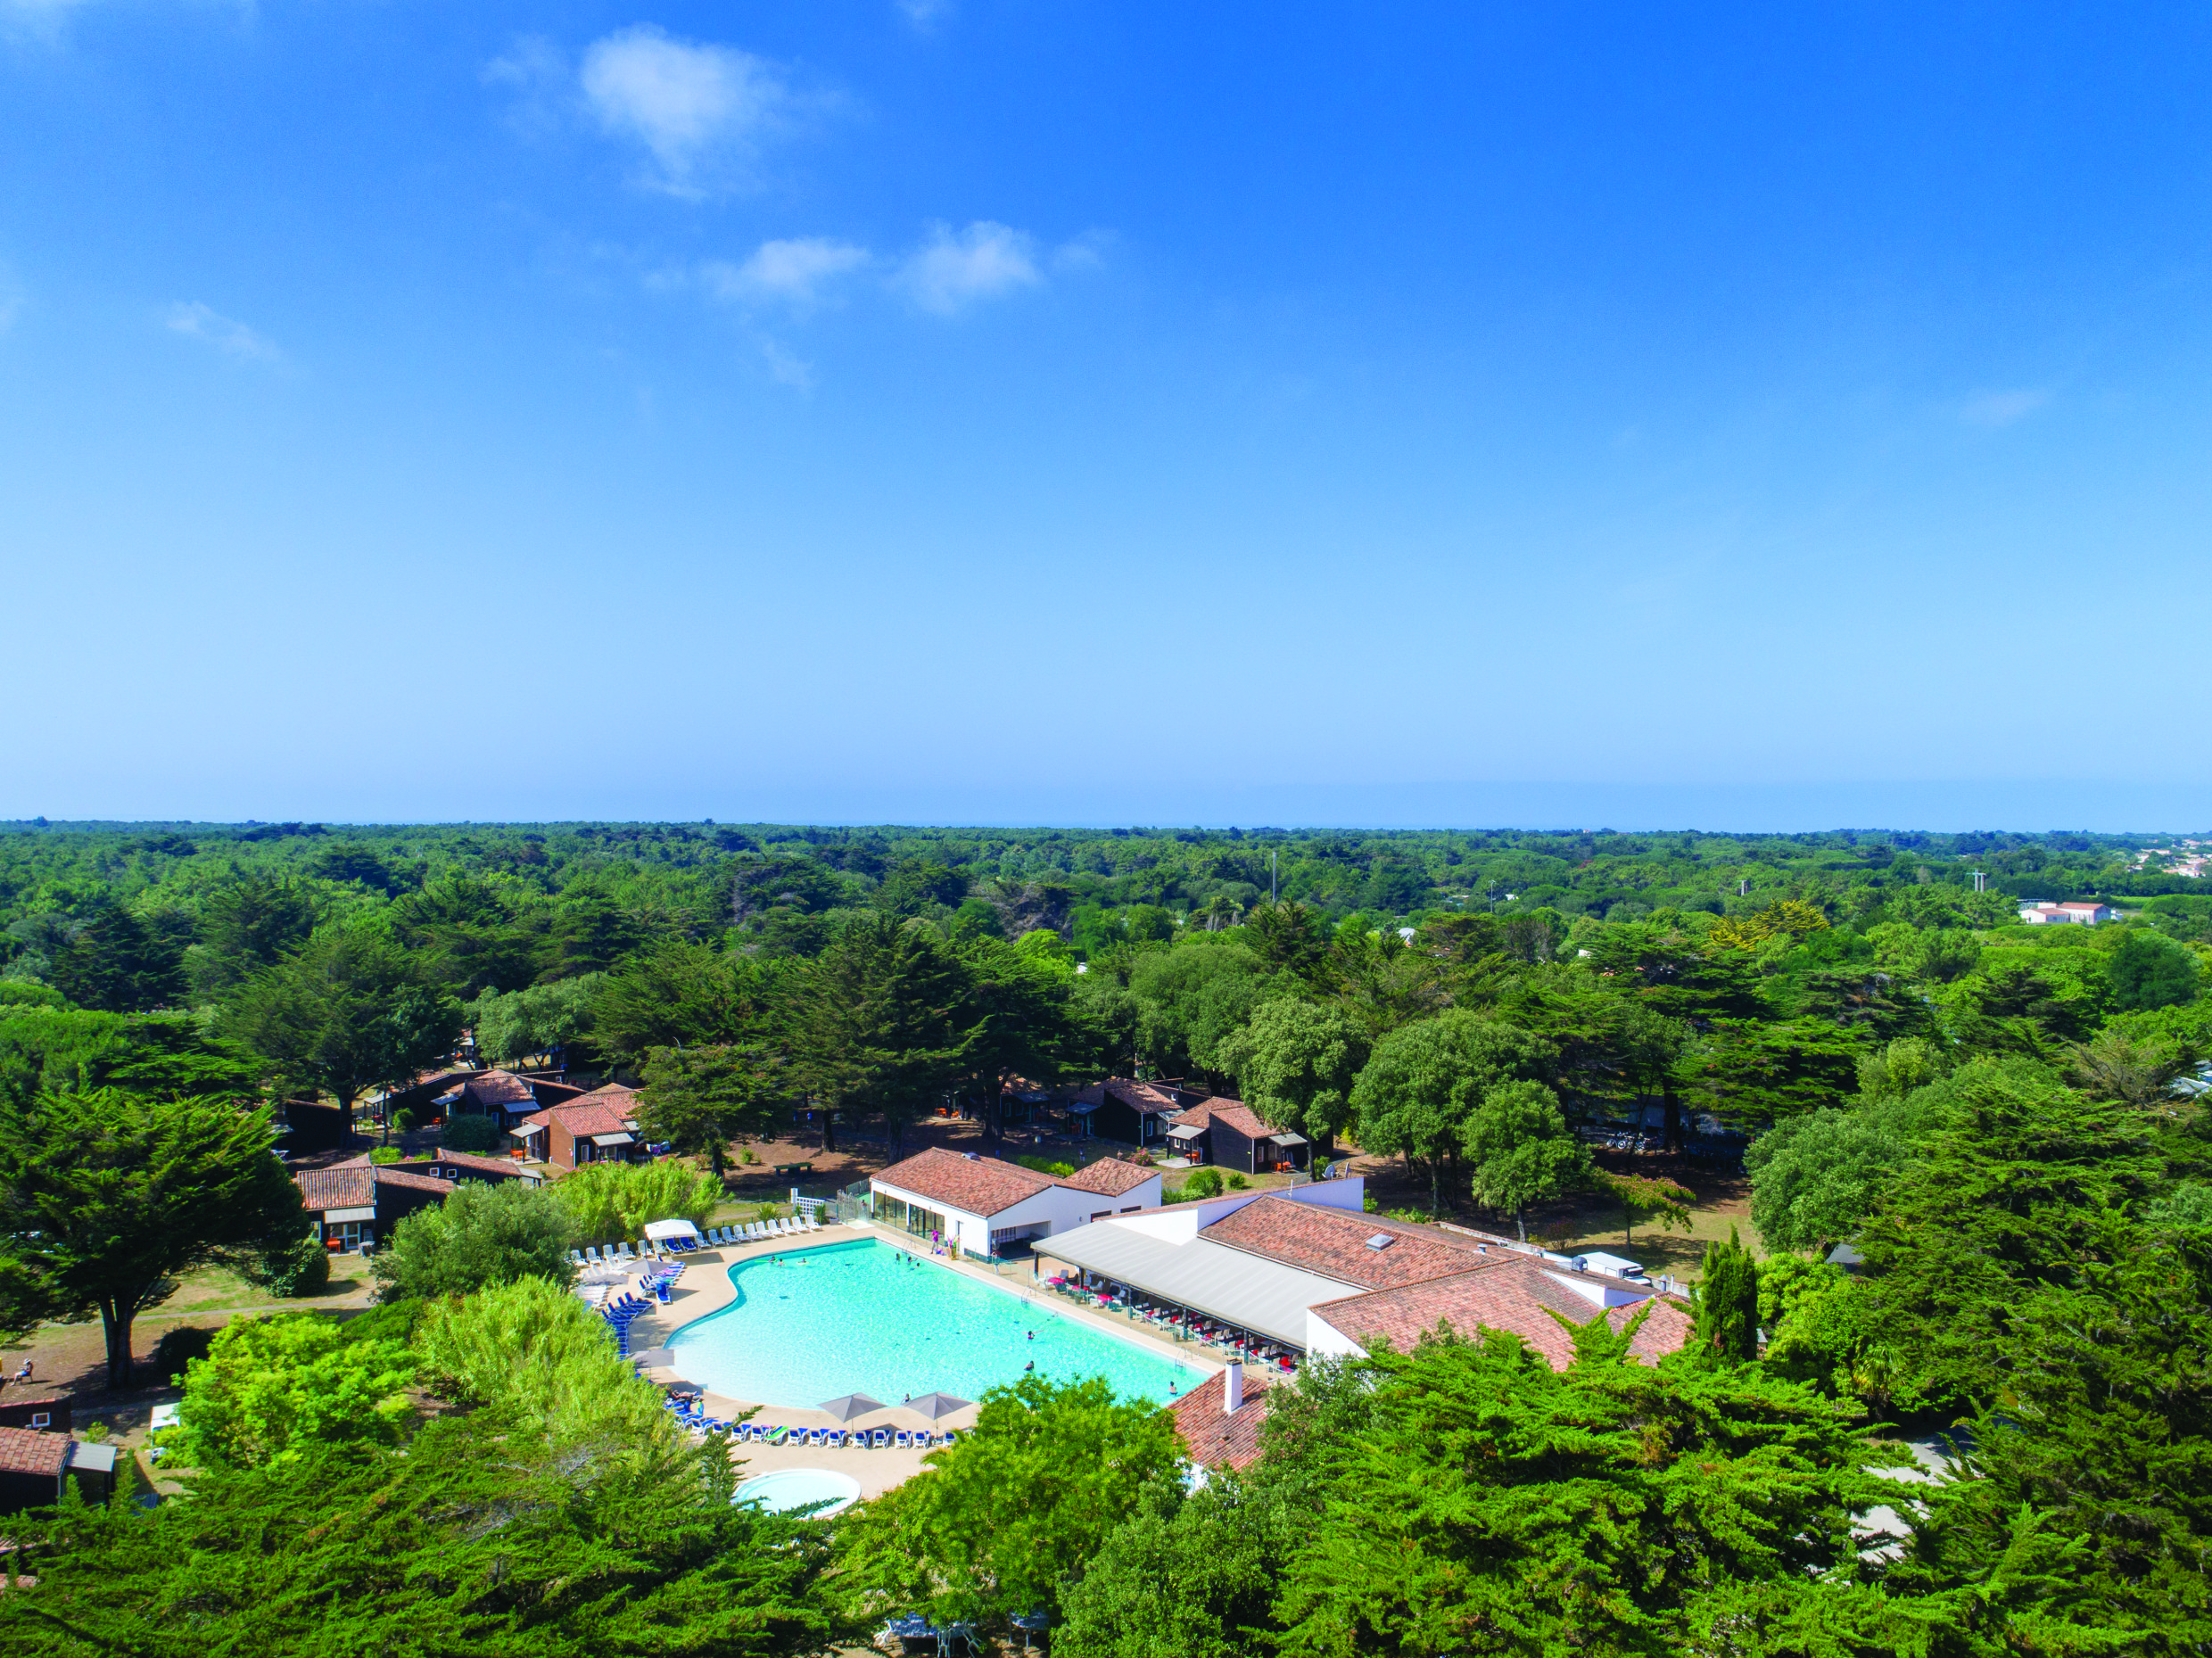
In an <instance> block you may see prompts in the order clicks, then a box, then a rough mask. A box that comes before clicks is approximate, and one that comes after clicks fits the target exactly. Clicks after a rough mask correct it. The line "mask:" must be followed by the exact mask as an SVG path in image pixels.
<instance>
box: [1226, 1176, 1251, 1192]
mask: <svg viewBox="0 0 2212 1658" xmlns="http://www.w3.org/2000/svg"><path fill="white" fill-rule="evenodd" d="M1250 1184H1252V1183H1251V1182H1250V1181H1249V1180H1247V1179H1245V1178H1244V1176H1243V1175H1240V1174H1236V1173H1234V1171H1232V1172H1231V1174H1230V1175H1229V1190H1230V1191H1232V1192H1242V1191H1243V1190H1244V1188H1245V1187H1247V1186H1249V1185H1250Z"/></svg>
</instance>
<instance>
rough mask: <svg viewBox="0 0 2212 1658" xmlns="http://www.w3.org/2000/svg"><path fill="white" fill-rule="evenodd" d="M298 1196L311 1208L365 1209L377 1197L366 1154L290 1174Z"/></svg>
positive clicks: (374, 1180)
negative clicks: (332, 1165)
mask: <svg viewBox="0 0 2212 1658" xmlns="http://www.w3.org/2000/svg"><path fill="white" fill-rule="evenodd" d="M292 1184H293V1185H295V1186H297V1187H299V1188H300V1200H301V1202H303V1203H305V1204H306V1205H307V1206H308V1208H311V1209H365V1208H368V1207H369V1206H370V1205H372V1204H373V1203H375V1202H376V1170H375V1169H374V1168H372V1167H370V1165H369V1161H368V1159H367V1158H358V1159H355V1160H354V1161H352V1162H351V1163H341V1164H339V1165H337V1166H336V1167H332V1168H310V1169H308V1170H305V1171H304V1172H302V1173H301V1174H297V1175H293V1177H292Z"/></svg>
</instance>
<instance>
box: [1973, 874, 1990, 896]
mask: <svg viewBox="0 0 2212 1658" xmlns="http://www.w3.org/2000/svg"><path fill="white" fill-rule="evenodd" d="M1974 890H1975V891H1976V892H1977V893H1985V892H1987V891H1988V890H1989V877H1988V876H1986V875H1985V874H1983V873H1982V872H1981V871H1980V870H1975V871H1974Z"/></svg>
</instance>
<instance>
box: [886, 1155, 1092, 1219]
mask: <svg viewBox="0 0 2212 1658" xmlns="http://www.w3.org/2000/svg"><path fill="white" fill-rule="evenodd" d="M874 1178H875V1179H876V1180H878V1181H879V1182H881V1183H882V1184H884V1185H887V1186H896V1187H898V1188H899V1189H900V1190H901V1191H903V1192H912V1193H913V1194H914V1195H915V1196H916V1197H918V1198H926V1199H928V1200H929V1201H930V1202H932V1203H942V1204H944V1205H945V1207H946V1208H955V1209H960V1210H962V1211H963V1212H965V1213H967V1214H970V1215H995V1214H997V1213H998V1212H999V1211H1000V1210H1001V1209H1009V1208H1013V1206H1014V1205H1015V1204H1017V1203H1019V1202H1020V1201H1021V1200H1023V1199H1024V1198H1033V1197H1035V1196H1036V1194H1037V1193H1038V1192H1047V1191H1050V1190H1051V1189H1052V1187H1053V1186H1054V1185H1056V1184H1059V1183H1058V1182H1056V1181H1054V1180H1053V1179H1052V1176H1051V1175H1040V1174H1038V1173H1037V1172H1036V1170H1035V1169H1033V1168H1024V1167H1021V1165H1020V1164H1019V1163H1002V1162H1000V1161H999V1160H998V1159H995V1158H977V1159H973V1160H972V1161H971V1160H970V1159H967V1158H964V1157H962V1155H961V1154H960V1153H959V1152H957V1151H945V1150H943V1149H942V1148H940V1147H937V1146H931V1147H930V1148H929V1150H928V1151H917V1152H915V1153H914V1155H913V1156H912V1157H910V1158H907V1159H904V1161H903V1162H897V1163H894V1164H892V1165H891V1167H888V1168H887V1169H885V1170H884V1171H883V1172H882V1173H881V1174H879V1175H875V1176H874Z"/></svg>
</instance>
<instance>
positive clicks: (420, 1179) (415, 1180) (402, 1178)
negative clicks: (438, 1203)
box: [376, 1167, 453, 1197]
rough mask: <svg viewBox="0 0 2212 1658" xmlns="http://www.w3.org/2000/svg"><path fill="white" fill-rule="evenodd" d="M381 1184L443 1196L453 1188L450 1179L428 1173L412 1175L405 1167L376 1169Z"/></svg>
mask: <svg viewBox="0 0 2212 1658" xmlns="http://www.w3.org/2000/svg"><path fill="white" fill-rule="evenodd" d="M376 1184H378V1185H380V1186H405V1187H407V1188H408V1189H409V1191H411V1192H437V1193H438V1194H439V1195H440V1196H441V1197H443V1196H445V1195H446V1194H448V1193H450V1192H451V1191H452V1190H453V1183H452V1182H451V1181H450V1180H438V1179H434V1178H433V1177H432V1176H431V1175H410V1174H409V1173H407V1172H406V1171H405V1170H404V1169H398V1168H392V1167H384V1168H380V1169H377V1170H376Z"/></svg>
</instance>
